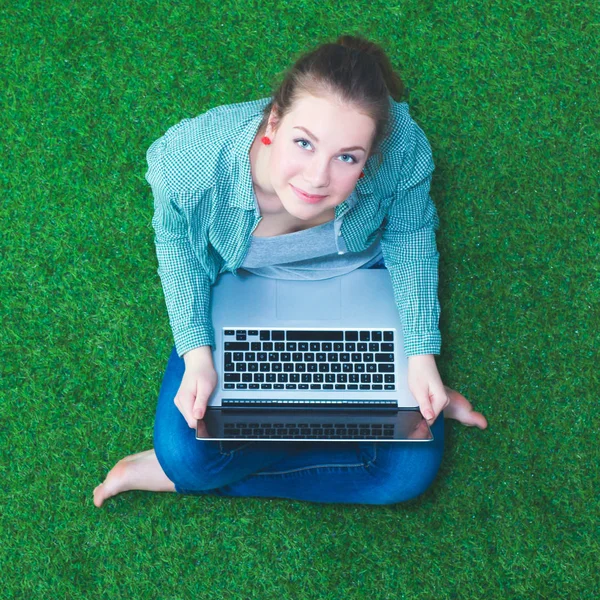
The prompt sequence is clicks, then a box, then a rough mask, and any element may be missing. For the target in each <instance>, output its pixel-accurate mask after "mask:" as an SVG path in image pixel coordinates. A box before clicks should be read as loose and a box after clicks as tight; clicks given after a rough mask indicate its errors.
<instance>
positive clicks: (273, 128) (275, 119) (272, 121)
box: [265, 104, 280, 139]
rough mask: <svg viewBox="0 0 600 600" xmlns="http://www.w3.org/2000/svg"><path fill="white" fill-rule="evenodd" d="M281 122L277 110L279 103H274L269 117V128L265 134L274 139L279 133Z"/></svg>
mask: <svg viewBox="0 0 600 600" xmlns="http://www.w3.org/2000/svg"><path fill="white" fill-rule="evenodd" d="M279 123H280V119H279V115H278V111H277V105H275V104H274V105H273V107H272V108H271V112H270V113H269V118H268V119H267V128H266V130H265V135H267V136H269V137H270V138H271V139H273V138H274V137H275V134H276V133H277V128H278V127H279Z"/></svg>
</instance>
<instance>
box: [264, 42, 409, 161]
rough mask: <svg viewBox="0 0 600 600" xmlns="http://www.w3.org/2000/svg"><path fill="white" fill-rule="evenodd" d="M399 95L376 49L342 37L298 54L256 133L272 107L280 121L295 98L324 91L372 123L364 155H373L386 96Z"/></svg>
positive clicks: (399, 86)
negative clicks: (349, 105) (371, 131)
mask: <svg viewBox="0 0 600 600" xmlns="http://www.w3.org/2000/svg"><path fill="white" fill-rule="evenodd" d="M404 92H405V90H404V84H403V83H402V80H401V79H400V77H399V76H398V74H397V73H396V72H395V71H394V68H393V67H392V64H391V62H390V60H389V58H388V57H387V55H386V53H385V52H384V50H383V49H382V48H381V46H379V45H377V44H375V43H374V42H370V41H369V40H367V39H365V38H363V37H356V36H351V35H342V36H340V37H339V38H338V39H337V40H336V41H335V43H325V44H321V45H320V46H318V47H317V48H316V49H315V50H312V51H310V52H307V53H306V54H304V55H302V56H301V57H300V58H299V59H298V60H297V61H296V62H295V64H294V65H293V66H292V67H291V68H290V69H289V70H288V71H287V72H286V73H285V75H284V79H283V82H282V83H281V84H280V85H279V87H277V88H276V89H275V91H274V93H273V95H272V98H271V102H269V104H268V105H267V106H265V108H264V111H263V120H262V122H261V124H260V127H259V131H260V132H264V130H265V129H266V126H267V120H268V117H269V114H270V112H271V108H272V107H273V105H275V107H276V108H275V110H276V114H277V116H278V117H279V118H280V119H281V118H283V117H284V116H285V115H286V114H287V113H288V112H289V111H290V110H291V107H292V105H293V104H294V102H295V101H296V100H297V99H298V97H300V96H301V95H303V94H310V95H312V96H323V94H326V93H329V94H332V95H334V96H336V97H337V98H339V99H340V100H341V101H342V102H346V103H349V104H353V105H355V106H356V107H357V108H358V109H359V110H360V111H361V112H364V113H365V114H367V115H368V116H370V117H371V118H372V119H373V120H374V121H375V124H376V125H375V135H374V137H373V143H372V145H371V152H370V153H371V154H376V153H378V148H379V144H380V142H381V141H382V140H383V139H384V138H385V136H386V135H387V133H388V127H389V114H390V105H389V96H392V98H394V100H397V101H399V100H400V99H401V98H402V96H403V95H404Z"/></svg>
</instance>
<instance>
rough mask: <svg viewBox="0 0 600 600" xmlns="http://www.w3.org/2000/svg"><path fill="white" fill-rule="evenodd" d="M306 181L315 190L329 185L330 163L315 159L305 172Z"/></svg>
mask: <svg viewBox="0 0 600 600" xmlns="http://www.w3.org/2000/svg"><path fill="white" fill-rule="evenodd" d="M304 181H306V182H307V183H308V184H309V185H310V186H311V188H313V189H314V190H316V189H318V188H323V187H327V186H328V185H329V161H327V160H322V159H320V158H318V157H314V158H313V159H312V160H311V161H310V163H309V165H308V167H307V168H306V169H305V170H304Z"/></svg>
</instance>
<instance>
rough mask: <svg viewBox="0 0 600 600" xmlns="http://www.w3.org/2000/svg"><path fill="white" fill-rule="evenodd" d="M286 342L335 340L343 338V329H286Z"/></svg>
mask: <svg viewBox="0 0 600 600" xmlns="http://www.w3.org/2000/svg"><path fill="white" fill-rule="evenodd" d="M287 339H288V342H290V341H291V342H297V341H307V342H310V341H319V342H320V341H325V342H337V341H342V340H343V339H344V332H343V331H325V330H321V331H302V330H300V331H288V332H287Z"/></svg>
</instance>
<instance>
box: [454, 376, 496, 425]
mask: <svg viewBox="0 0 600 600" xmlns="http://www.w3.org/2000/svg"><path fill="white" fill-rule="evenodd" d="M444 388H445V389H446V393H447V394H448V398H450V404H448V406H447V407H446V408H445V409H444V418H446V419H456V420H457V421H460V422H461V423H462V424H463V425H466V426H467V427H473V425H475V426H477V427H479V429H485V428H486V427H487V424H488V423H487V419H486V418H485V417H484V416H483V415H482V414H481V413H480V412H475V411H474V410H473V406H472V405H471V403H470V402H469V401H468V400H467V399H466V398H465V397H464V396H463V395H462V394H459V393H458V392H457V391H456V390H453V389H451V388H449V387H447V386H444Z"/></svg>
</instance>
